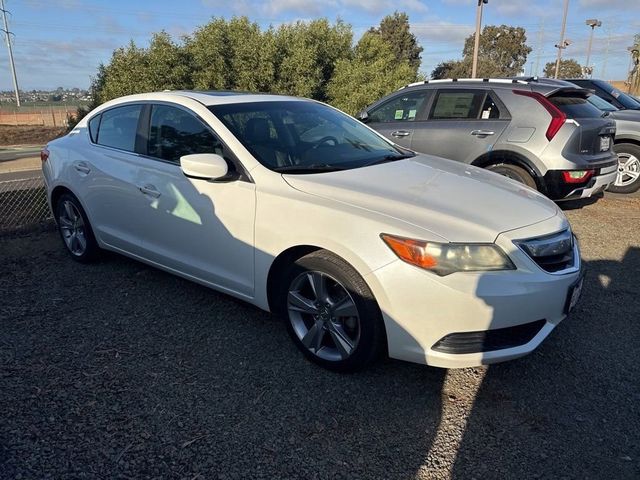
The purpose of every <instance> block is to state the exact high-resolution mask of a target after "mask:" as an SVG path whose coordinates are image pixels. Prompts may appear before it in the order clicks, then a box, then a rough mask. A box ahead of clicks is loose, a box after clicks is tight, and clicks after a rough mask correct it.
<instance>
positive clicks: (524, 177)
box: [485, 163, 538, 190]
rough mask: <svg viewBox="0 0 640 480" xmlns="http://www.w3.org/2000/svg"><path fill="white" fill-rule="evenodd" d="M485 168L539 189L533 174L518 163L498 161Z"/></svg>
mask: <svg viewBox="0 0 640 480" xmlns="http://www.w3.org/2000/svg"><path fill="white" fill-rule="evenodd" d="M485 168H486V169H487V170H491V171H492V172H495V173H499V174H500V175H502V176H505V177H507V178H510V179H512V180H515V181H517V182H520V183H524V184H525V185H526V186H527V187H531V188H533V189H534V190H537V189H538V187H537V185H536V181H535V179H534V178H533V177H532V176H531V174H530V173H529V172H527V171H526V170H525V169H524V168H522V167H519V166H517V165H511V164H510V163H496V164H494V165H488V166H487V167H485Z"/></svg>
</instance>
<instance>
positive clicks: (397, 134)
mask: <svg viewBox="0 0 640 480" xmlns="http://www.w3.org/2000/svg"><path fill="white" fill-rule="evenodd" d="M409 135H411V132H407V131H406V130H396V131H395V132H393V133H392V134H391V136H392V137H408V136H409Z"/></svg>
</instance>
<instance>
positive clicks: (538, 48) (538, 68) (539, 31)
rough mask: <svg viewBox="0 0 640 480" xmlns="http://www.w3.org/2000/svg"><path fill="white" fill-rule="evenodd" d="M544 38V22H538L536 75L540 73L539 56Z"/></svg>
mask: <svg viewBox="0 0 640 480" xmlns="http://www.w3.org/2000/svg"><path fill="white" fill-rule="evenodd" d="M543 39H544V22H540V29H539V30H538V45H537V46H536V76H537V75H539V74H540V58H541V57H542V49H543V45H544V43H543Z"/></svg>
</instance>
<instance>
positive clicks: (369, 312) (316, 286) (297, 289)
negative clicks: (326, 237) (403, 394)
mask: <svg viewBox="0 0 640 480" xmlns="http://www.w3.org/2000/svg"><path fill="white" fill-rule="evenodd" d="M283 284H284V285H283V286H285V288H286V290H285V291H284V292H283V293H284V295H282V296H281V299H280V301H281V305H282V306H283V307H284V308H282V311H283V312H285V315H286V320H287V331H288V332H289V335H290V336H291V338H292V339H293V342H294V343H295V344H296V346H297V347H298V348H299V349H300V350H301V351H302V353H304V355H305V356H306V357H307V358H308V359H310V360H311V361H313V362H314V363H317V364H318V365H321V366H322V367H325V368H328V369H330V370H334V371H341V372H351V371H355V370H361V369H363V368H365V367H366V366H368V365H370V364H371V363H372V362H373V361H374V360H376V359H377V358H378V357H379V356H380V355H381V353H382V351H383V348H384V345H385V341H384V338H385V334H384V325H383V321H382V315H381V313H380V308H379V307H378V304H377V302H376V300H375V299H374V297H373V294H372V293H371V290H370V289H369V287H368V286H367V284H366V283H365V281H364V280H363V278H362V277H361V276H360V275H359V274H358V272H356V270H355V269H354V268H353V267H352V266H351V265H349V264H348V263H347V262H345V261H344V260H343V259H341V258H340V257H338V256H336V255H334V254H332V253H331V252H328V251H326V250H319V251H316V252H313V253H311V254H309V255H306V256H304V257H302V258H300V259H299V260H298V261H296V262H295V263H294V264H293V265H292V266H291V268H290V269H289V271H288V272H287V273H286V275H285V277H284V282H283ZM283 290H284V289H283Z"/></svg>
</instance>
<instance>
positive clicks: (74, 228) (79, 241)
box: [58, 200, 87, 257]
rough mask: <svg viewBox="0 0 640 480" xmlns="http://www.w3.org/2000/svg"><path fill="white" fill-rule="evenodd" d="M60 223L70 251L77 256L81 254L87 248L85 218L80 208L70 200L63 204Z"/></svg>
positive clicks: (59, 218)
mask: <svg viewBox="0 0 640 480" xmlns="http://www.w3.org/2000/svg"><path fill="white" fill-rule="evenodd" d="M58 223H59V226H60V232H61V233H62V239H63V240H64V243H65V245H66V246H67V248H68V249H69V251H70V252H71V253H72V254H73V255H75V256H78V257H79V256H81V255H82V254H84V252H85V251H86V249H87V236H86V230H85V225H84V220H83V219H82V215H81V214H80V212H79V210H78V208H77V207H76V206H75V205H74V204H73V202H71V201H69V200H64V201H63V202H62V204H61V208H60V212H59V216H58Z"/></svg>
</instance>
